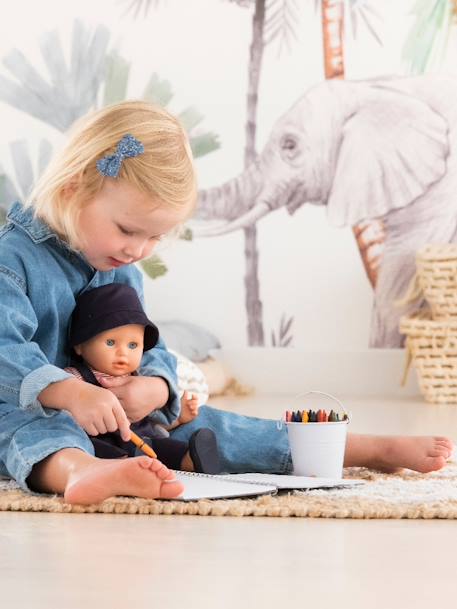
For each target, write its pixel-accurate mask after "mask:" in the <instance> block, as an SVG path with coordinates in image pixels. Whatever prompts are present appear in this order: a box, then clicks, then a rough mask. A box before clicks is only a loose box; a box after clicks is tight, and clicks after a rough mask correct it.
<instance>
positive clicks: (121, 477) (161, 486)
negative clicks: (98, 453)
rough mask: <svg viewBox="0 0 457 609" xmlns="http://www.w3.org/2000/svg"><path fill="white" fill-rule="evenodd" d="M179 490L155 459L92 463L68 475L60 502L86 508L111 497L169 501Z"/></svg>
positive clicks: (171, 475)
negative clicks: (119, 496) (84, 505)
mask: <svg viewBox="0 0 457 609" xmlns="http://www.w3.org/2000/svg"><path fill="white" fill-rule="evenodd" d="M183 490H184V486H183V485H182V484H181V482H178V481H177V480H174V473H173V472H172V471H171V470H169V469H168V468H167V467H165V465H163V463H161V462H160V461H157V459H151V458H150V457H146V456H145V457H134V458H130V459H110V460H107V459H96V460H93V461H92V462H91V463H88V464H87V465H86V466H85V467H83V468H77V469H75V470H74V471H73V472H72V473H71V474H70V475H69V477H68V481H67V485H66V487H65V492H64V499H65V501H66V502H67V503H80V504H86V505H87V504H90V503H100V501H103V500H104V499H107V498H108V497H113V496H115V495H127V496H131V497H142V498H145V499H160V498H162V499H172V498H173V497H178V496H179V495H180V494H181V493H182V492H183Z"/></svg>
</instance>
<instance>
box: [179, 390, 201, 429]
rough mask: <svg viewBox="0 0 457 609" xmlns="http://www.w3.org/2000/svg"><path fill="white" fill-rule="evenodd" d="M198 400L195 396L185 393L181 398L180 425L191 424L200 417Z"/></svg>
mask: <svg viewBox="0 0 457 609" xmlns="http://www.w3.org/2000/svg"><path fill="white" fill-rule="evenodd" d="M198 406H199V404H198V398H197V396H196V395H195V394H192V393H190V394H189V393H188V392H187V391H185V392H184V393H183V396H182V398H181V412H180V414H179V417H178V423H179V424H180V425H183V424H184V423H190V421H193V420H194V419H196V418H197V417H198Z"/></svg>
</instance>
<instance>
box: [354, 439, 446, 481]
mask: <svg viewBox="0 0 457 609" xmlns="http://www.w3.org/2000/svg"><path fill="white" fill-rule="evenodd" d="M453 449H454V445H453V442H452V441H451V440H449V438H444V437H441V436H365V435H363V436H362V435H355V434H350V435H349V436H348V443H347V446H346V453H345V457H344V465H345V466H346V467H351V466H362V467H370V468H372V469H378V470H381V471H385V472H393V471H395V470H396V469H398V468H402V467H407V468H408V469H412V470H415V471H417V472H421V473H427V472H433V471H436V470H438V469H441V468H442V467H444V465H445V464H446V460H447V459H449V457H450V456H451V454H452V451H453Z"/></svg>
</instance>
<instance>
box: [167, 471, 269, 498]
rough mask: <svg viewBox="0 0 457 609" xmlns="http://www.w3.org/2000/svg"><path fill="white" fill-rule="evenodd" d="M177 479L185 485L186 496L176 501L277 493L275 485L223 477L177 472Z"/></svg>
mask: <svg viewBox="0 0 457 609" xmlns="http://www.w3.org/2000/svg"><path fill="white" fill-rule="evenodd" d="M175 473H176V479H177V480H180V481H181V482H182V483H183V484H184V494H183V495H181V496H180V497H176V499H180V500H183V501H195V500H197V499H225V498H234V497H249V496H255V495H264V494H266V493H275V492H276V491H277V488H276V486H275V485H273V484H264V483H262V484H251V483H249V482H247V481H243V480H231V479H230V477H227V479H225V478H224V477H223V476H210V475H207V474H204V475H201V474H194V473H189V472H180V471H177V472H175Z"/></svg>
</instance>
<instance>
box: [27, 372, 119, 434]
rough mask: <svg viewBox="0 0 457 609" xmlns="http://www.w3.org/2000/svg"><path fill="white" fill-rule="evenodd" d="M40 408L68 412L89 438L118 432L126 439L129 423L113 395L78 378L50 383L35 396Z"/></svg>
mask: <svg viewBox="0 0 457 609" xmlns="http://www.w3.org/2000/svg"><path fill="white" fill-rule="evenodd" d="M38 399H39V401H40V402H41V403H42V404H43V406H48V407H49V408H55V409H57V410H68V412H69V413H70V414H71V415H72V416H73V418H74V419H75V421H76V422H77V423H78V424H79V425H80V426H81V427H82V428H83V429H84V431H85V432H86V433H88V434H89V435H90V436H97V435H98V434H103V433H106V432H108V431H116V430H117V429H119V431H120V434H121V436H122V439H123V440H125V441H128V440H130V423H129V420H128V418H127V416H126V414H125V412H124V409H123V408H122V406H121V404H120V403H119V400H118V399H117V398H116V396H115V395H114V394H113V393H111V391H107V390H106V389H103V388H102V387H96V386H95V385H91V384H90V383H86V382H85V381H81V380H79V379H68V380H66V381H60V382H58V383H52V384H51V385H48V387H46V389H44V390H43V391H42V392H41V393H40V395H39V396H38Z"/></svg>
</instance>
